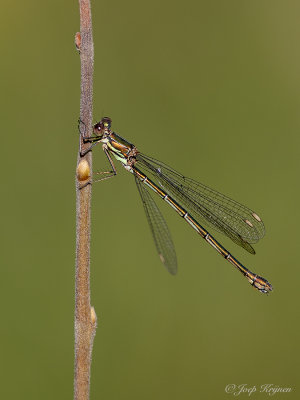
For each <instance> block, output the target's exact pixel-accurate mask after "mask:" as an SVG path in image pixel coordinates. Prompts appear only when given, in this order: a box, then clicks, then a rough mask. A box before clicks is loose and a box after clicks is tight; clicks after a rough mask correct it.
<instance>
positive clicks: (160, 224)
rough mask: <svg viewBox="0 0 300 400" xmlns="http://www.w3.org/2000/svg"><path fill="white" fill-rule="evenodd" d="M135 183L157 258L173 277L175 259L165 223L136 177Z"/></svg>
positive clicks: (175, 267)
mask: <svg viewBox="0 0 300 400" xmlns="http://www.w3.org/2000/svg"><path fill="white" fill-rule="evenodd" d="M135 182H136V185H137V188H138V191H139V193H140V196H141V199H142V202H143V206H144V210H145V213H146V216H147V220H148V223H149V226H150V229H151V232H152V236H153V239H154V243H155V246H156V249H157V252H158V255H159V258H160V260H161V262H162V263H163V264H164V266H165V267H166V268H167V270H168V271H169V272H170V273H171V274H172V275H175V274H176V272H177V258H176V253H175V248H174V244H173V241H172V238H171V234H170V231H169V228H168V226H167V223H166V221H165V219H164V217H163V216H162V214H161V212H160V211H159V208H158V207H157V205H156V203H155V202H154V200H153V199H152V197H151V195H150V193H149V192H148V190H147V188H146V187H145V185H144V184H143V183H142V182H141V180H140V179H139V178H138V177H137V176H136V175H135Z"/></svg>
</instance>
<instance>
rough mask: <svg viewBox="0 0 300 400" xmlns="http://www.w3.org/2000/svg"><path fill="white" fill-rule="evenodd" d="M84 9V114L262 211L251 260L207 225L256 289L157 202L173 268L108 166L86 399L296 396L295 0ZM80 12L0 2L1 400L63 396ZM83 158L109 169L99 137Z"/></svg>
mask: <svg viewBox="0 0 300 400" xmlns="http://www.w3.org/2000/svg"><path fill="white" fill-rule="evenodd" d="M92 6H93V21H94V41H95V79H94V116H95V120H97V119H100V118H101V117H102V116H104V115H109V116H111V118H112V119H113V128H114V129H115V130H116V131H117V132H118V133H120V134H121V135H122V136H124V137H125V138H127V139H128V140H130V141H131V142H133V143H135V144H136V146H137V147H138V148H139V149H140V150H141V151H143V152H145V153H148V154H149V155H152V156H154V157H157V158H158V159H161V160H164V161H165V162H166V163H168V164H170V165H172V166H174V167H176V168H177V169H179V170H180V171H182V172H183V173H184V174H186V175H189V176H191V177H193V178H197V179H199V180H200V181H202V182H204V183H206V184H208V185H210V186H212V187H214V188H216V189H218V190H219V191H221V192H224V193H225V194H228V195H230V196H231V197H233V198H235V199H236V200H238V201H240V202H242V203H245V204H247V205H249V206H250V207H252V208H253V209H255V210H256V211H257V213H258V214H259V215H261V216H263V219H264V222H265V225H266V229H267V234H266V237H265V238H264V239H263V241H262V242H261V243H259V244H258V245H257V246H256V250H257V255H256V256H254V257H253V256H251V255H249V254H246V252H244V251H243V250H242V249H240V248H237V246H235V245H233V244H232V243H230V241H229V240H227V239H223V238H222V237H221V236H220V235H216V236H217V237H218V238H219V239H222V243H224V245H225V246H227V247H228V249H229V250H230V251H232V252H233V254H234V255H235V256H236V257H237V258H239V259H240V260H241V261H242V262H243V263H244V264H245V265H246V266H249V268H251V269H252V270H254V271H255V272H257V273H260V274H261V275H263V276H265V277H266V278H267V279H268V280H270V282H272V284H273V286H274V292H273V293H272V294H271V295H270V296H265V295H262V294H260V293H259V292H257V291H255V290H254V289H252V288H251V287H250V285H249V284H248V283H247V282H246V280H245V279H244V278H243V277H242V276H241V275H240V274H239V273H238V272H237V271H235V270H234V269H233V268H232V267H231V266H230V264H228V263H226V262H225V261H224V260H223V259H222V257H220V256H218V255H217V254H216V253H215V252H214V250H213V249H211V248H210V247H209V246H207V245H206V244H205V243H204V242H203V241H201V240H200V239H199V237H197V235H196V234H195V232H193V231H192V229H190V228H189V227H188V225H187V224H184V223H183V221H182V220H180V218H178V217H176V215H175V213H174V212H173V211H172V210H169V209H168V208H167V207H166V205H165V204H160V203H162V202H161V201H160V200H159V199H158V201H157V202H158V204H160V205H161V209H162V210H163V212H164V214H165V216H166V218H167V220H168V223H169V226H170V229H171V231H172V232H173V239H174V242H175V245H176V249H177V255H178V262H179V273H178V275H177V276H176V277H175V278H174V277H172V276H170V275H169V274H168V273H167V272H166V271H165V269H164V268H163V267H162V266H161V264H160V262H159V259H158V257H157V254H156V252H155V249H154V244H153V243H152V241H151V236H150V231H149V228H148V226H147V223H146V218H145V216H144V215H143V208H142V205H141V203H140V200H139V195H138V192H137V190H136V188H135V184H134V180H133V179H132V176H130V175H129V174H128V173H127V172H126V171H125V170H123V169H122V168H121V166H118V171H119V172H120V173H119V174H118V176H117V177H116V178H114V179H111V180H109V181H106V182H104V183H102V184H98V185H95V186H94V187H93V208H92V264H91V288H92V304H93V305H94V306H95V309H96V312H97V315H98V319H99V326H98V329H97V334H96V338H95V344H94V352H93V365H92V380H91V399H107V400H119V399H122V400H125V399H130V400H140V399H143V400H148V399H149V400H150V399H151V400H152V399H156V400H165V399H172V400H179V399H188V400H194V399H202V398H203V399H230V398H234V396H233V395H228V394H226V393H225V387H226V385H228V384H231V383H233V384H236V385H239V384H242V383H246V384H247V385H248V387H252V386H256V387H257V390H259V387H260V385H262V384H265V383H272V384H274V385H275V386H276V385H277V386H280V387H290V388H292V390H293V391H292V393H290V394H281V395H277V397H276V398H278V396H280V398H282V399H283V398H284V399H286V398H289V399H297V398H299V393H298V394H297V387H296V384H297V380H299V379H298V378H299V361H298V360H299V317H298V313H299V312H298V308H299V295H298V293H299V287H298V282H299V277H300V274H299V261H298V260H299V257H298V253H299V241H298V224H299V205H298V202H299V176H298V175H299V174H298V172H299V145H300V141H299V128H300V116H299V106H300V95H299V92H300V78H299V76H300V75H299V70H300V56H299V36H300V25H299V12H300V4H299V2H296V1H289V0H286V1H275V0H274V1H267V0H252V1H244V0H235V1H222V0H218V1H210V2H209V1H191V0H188V1H185V2H174V1H170V0H166V1H163V2H162V1H158V0H154V1H151V2H146V3H144V2H140V1H137V0H135V1H133V0H129V1H126V2H123V1H120V0H117V1H112V0H110V1H93V4H92ZM78 24H79V17H78V4H77V2H74V1H73V2H71V1H65V2H60V1H45V2H40V1H34V0H31V1H30V0H29V1H28V2H21V1H16V2H12V3H9V2H7V3H6V4H2V7H1V25H0V26H1V28H0V29H1V39H2V40H1V55H2V56H1V63H0V70H1V77H2V79H1V97H0V99H1V100H0V102H1V103H0V106H1V115H2V118H1V128H2V156H1V162H2V171H3V174H2V185H1V187H2V195H1V209H2V217H1V218H2V239H1V244H2V257H1V259H2V262H1V281H0V282H1V283H0V285H1V286H0V293H1V319H2V322H1V330H0V332H1V333H0V334H1V336H0V339H1V363H0V365H1V370H0V373H1V378H2V379H1V385H0V398H1V399H30V400H33V399H44V400H46V399H67V398H72V390H73V382H72V380H73V308H74V255H75V186H74V170H75V164H76V156H77V154H76V152H77V146H78V132H77V126H76V125H77V118H78V116H79V95H80V81H79V79H80V63H79V57H78V54H77V53H76V51H75V47H74V45H73V38H74V34H75V32H76V31H77V30H78V29H79V25H78ZM94 167H95V168H96V169H97V168H98V169H101V168H106V160H105V157H104V155H103V154H102V152H101V148H100V146H99V149H96V150H95V152H94ZM246 397H248V396H247V395H246V394H244V395H240V396H238V397H237V398H246ZM251 398H255V399H260V398H261V399H265V398H268V396H267V395H266V394H259V393H255V394H253V395H251ZM274 398H275V397H274Z"/></svg>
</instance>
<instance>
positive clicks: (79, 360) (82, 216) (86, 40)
mask: <svg viewBox="0 0 300 400" xmlns="http://www.w3.org/2000/svg"><path fill="white" fill-rule="evenodd" d="M79 9H80V33H77V34H76V36H75V43H76V46H77V48H78V50H79V51H80V61H81V97H80V121H81V123H80V128H81V129H84V131H85V132H84V135H85V136H88V135H89V131H90V127H91V126H92V106H93V103H92V100H93V67H94V45H93V35H92V16H91V7H90V1H89V0H79ZM84 146H85V144H84V143H83V142H82V135H80V143H79V153H78V159H77V179H76V276H75V374H74V399H75V400H87V399H88V398H89V387H90V370H91V359H92V347H93V340H94V336H95V333H96V325H97V318H96V313H95V310H94V308H93V307H91V304H90V208H91V190H92V185H89V184H87V185H85V186H84V185H80V184H81V183H82V181H87V182H88V179H89V178H90V177H91V176H92V153H91V152H89V153H87V154H86V155H85V156H84V157H81V156H80V151H81V149H84ZM80 186H83V188H82V189H79V187H80Z"/></svg>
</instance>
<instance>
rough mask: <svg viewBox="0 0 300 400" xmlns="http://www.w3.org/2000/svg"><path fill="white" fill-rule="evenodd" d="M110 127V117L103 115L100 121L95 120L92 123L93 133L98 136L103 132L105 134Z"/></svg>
mask: <svg viewBox="0 0 300 400" xmlns="http://www.w3.org/2000/svg"><path fill="white" fill-rule="evenodd" d="M110 128H111V119H110V118H109V117H104V118H102V119H101V121H100V122H97V123H96V124H95V125H94V133H95V134H96V135H98V136H102V135H103V134H105V133H106V134H107V133H109V132H110Z"/></svg>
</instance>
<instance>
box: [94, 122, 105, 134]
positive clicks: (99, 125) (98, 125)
mask: <svg viewBox="0 0 300 400" xmlns="http://www.w3.org/2000/svg"><path fill="white" fill-rule="evenodd" d="M102 129H103V126H102V124H101V122H97V124H95V125H94V132H100V131H101V130H102Z"/></svg>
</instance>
